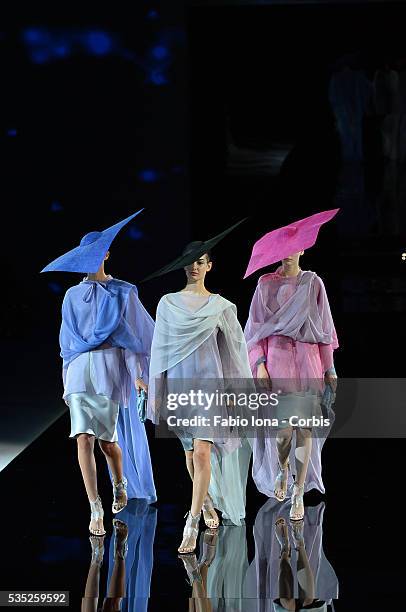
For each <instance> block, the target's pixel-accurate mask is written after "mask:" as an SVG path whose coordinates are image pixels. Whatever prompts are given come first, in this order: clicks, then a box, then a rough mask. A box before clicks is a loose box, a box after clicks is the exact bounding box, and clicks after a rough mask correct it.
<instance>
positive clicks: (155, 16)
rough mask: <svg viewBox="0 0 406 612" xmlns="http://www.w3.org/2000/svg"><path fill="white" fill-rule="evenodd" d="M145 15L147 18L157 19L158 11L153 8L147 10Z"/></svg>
mask: <svg viewBox="0 0 406 612" xmlns="http://www.w3.org/2000/svg"><path fill="white" fill-rule="evenodd" d="M147 17H148V19H158V17H159V13H158V11H155V10H154V9H153V10H152V11H149V13H147Z"/></svg>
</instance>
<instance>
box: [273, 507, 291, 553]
mask: <svg viewBox="0 0 406 612" xmlns="http://www.w3.org/2000/svg"><path fill="white" fill-rule="evenodd" d="M275 535H276V539H277V540H278V542H279V546H280V547H281V552H280V555H279V557H282V555H283V553H286V554H287V556H288V557H290V556H291V547H290V541H289V532H288V525H287V523H286V521H285V519H284V518H283V516H280V517H278V518H277V519H276V521H275Z"/></svg>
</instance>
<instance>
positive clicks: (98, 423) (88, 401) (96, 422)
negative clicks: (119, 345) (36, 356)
mask: <svg viewBox="0 0 406 612" xmlns="http://www.w3.org/2000/svg"><path fill="white" fill-rule="evenodd" d="M86 354H87V355H88V360H87V363H86V366H85V380H86V392H82V393H70V394H69V395H68V396H67V398H66V401H67V403H68V406H69V411H70V421H71V432H70V436H69V437H70V438H76V437H77V436H78V435H79V434H81V433H86V434H90V435H92V436H95V437H96V438H99V439H100V440H106V442H117V440H118V436H117V419H118V414H119V403H118V402H114V401H113V400H111V399H110V398H109V397H107V396H106V395H100V394H99V395H98V394H97V393H96V392H95V389H94V385H93V381H94V378H93V376H92V370H93V354H92V352H91V351H89V352H88V353H86Z"/></svg>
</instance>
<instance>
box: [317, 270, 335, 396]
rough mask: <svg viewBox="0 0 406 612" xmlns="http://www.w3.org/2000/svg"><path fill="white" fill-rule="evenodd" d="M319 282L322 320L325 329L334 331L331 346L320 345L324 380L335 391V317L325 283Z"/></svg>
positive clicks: (318, 289) (318, 299)
mask: <svg viewBox="0 0 406 612" xmlns="http://www.w3.org/2000/svg"><path fill="white" fill-rule="evenodd" d="M317 280H318V288H317V307H318V310H319V314H320V318H321V321H322V324H323V328H327V329H331V330H332V334H331V335H332V342H331V343H329V344H322V343H319V352H320V360H321V365H322V368H323V372H324V380H325V382H326V384H329V385H330V386H331V387H332V389H333V390H334V391H335V389H336V387H337V373H336V370H335V367H334V350H335V349H336V348H337V347H338V340H337V333H336V330H335V327H334V322H333V317H332V314H331V310H330V304H329V301H328V298H327V292H326V289H325V287H324V283H323V281H322V280H321V279H320V278H317Z"/></svg>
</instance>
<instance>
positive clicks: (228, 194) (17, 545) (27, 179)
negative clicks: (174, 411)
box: [0, 2, 406, 610]
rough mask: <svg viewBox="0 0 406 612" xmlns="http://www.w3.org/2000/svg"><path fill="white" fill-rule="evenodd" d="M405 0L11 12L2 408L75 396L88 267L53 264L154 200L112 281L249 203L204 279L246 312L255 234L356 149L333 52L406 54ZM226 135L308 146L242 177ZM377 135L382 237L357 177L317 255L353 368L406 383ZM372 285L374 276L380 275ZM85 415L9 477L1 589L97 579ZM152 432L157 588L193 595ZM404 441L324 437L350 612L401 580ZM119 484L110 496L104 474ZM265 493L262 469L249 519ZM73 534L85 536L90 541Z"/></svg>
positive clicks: (173, 281)
mask: <svg viewBox="0 0 406 612" xmlns="http://www.w3.org/2000/svg"><path fill="white" fill-rule="evenodd" d="M327 4H328V5H327ZM403 8H404V7H403V3H389V2H385V3H362V4H359V5H358V4H355V3H345V4H343V3H341V4H331V3H322V4H317V5H311V4H307V3H302V4H301V5H291V6H238V7H235V6H234V7H233V6H227V7H224V6H223V7H222V6H215V5H214V3H208V4H207V5H204V4H203V5H202V3H200V5H199V3H196V4H194V3H190V4H189V5H188V6H186V7H185V6H183V3H180V2H179V3H178V2H167V3H164V2H156V3H150V2H140V3H136V4H135V5H134V6H133V7H132V14H131V15H130V14H129V13H128V14H125V13H122V12H120V11H113V14H111V12H109V14H105V15H102V14H101V13H100V12H98V14H97V15H95V14H89V15H86V13H85V11H84V10H83V11H81V13H80V15H79V14H76V15H73V14H62V13H59V14H55V15H53V14H52V13H49V12H48V11H45V9H42V10H41V9H40V8H38V7H36V13H35V15H34V14H33V15H29V14H28V13H27V12H25V13H24V15H22V14H17V13H16V14H14V15H9V16H7V19H5V20H4V21H3V23H2V27H1V36H0V74H1V75H2V95H1V110H0V147H1V153H2V169H1V181H0V198H1V202H2V230H3V231H2V249H1V255H2V280H3V296H2V300H1V302H0V303H1V319H0V321H1V326H0V327H1V335H2V346H3V367H2V376H3V379H4V381H3V387H2V389H3V401H4V406H3V407H2V418H3V419H4V418H7V419H8V420H9V419H10V418H12V419H13V421H12V422H13V423H14V425H15V428H16V429H17V430H18V429H19V428H24V425H25V424H24V422H22V421H21V419H20V420H19V412H18V407H19V405H20V403H24V404H25V405H27V404H28V405H30V404H31V405H32V411H33V412H34V413H35V410H36V402H37V401H39V399H41V400H44V398H45V401H48V399H49V401H55V398H59V397H60V396H61V393H62V387H61V380H60V366H61V363H60V359H59V346H58V331H59V324H60V305H61V301H62V297H63V294H64V291H65V290H66V288H67V287H68V286H70V285H71V284H73V283H75V282H78V277H77V275H68V274H56V273H55V274H52V275H51V274H49V275H45V274H44V275H40V274H39V271H40V270H41V269H42V267H44V266H45V265H46V264H47V263H48V262H49V261H50V260H52V259H54V258H55V257H57V256H58V255H60V254H61V253H63V252H65V251H67V250H68V249H70V248H72V247H73V246H75V245H76V244H77V243H78V241H79V240H80V238H81V236H82V235H83V234H85V233H87V232H88V231H92V230H96V229H104V228H105V227H108V226H110V225H111V224H113V223H115V222H116V221H118V220H120V219H122V218H124V217H126V216H128V215H129V214H131V213H132V212H135V211H136V210H138V209H139V208H141V207H143V206H145V211H144V212H143V213H142V214H141V215H140V216H139V217H137V220H136V222H135V223H134V224H133V226H134V227H135V228H136V229H135V230H133V231H131V230H129V231H123V232H122V233H121V234H120V235H119V237H118V238H117V240H116V241H115V243H114V244H113V247H112V257H111V263H110V264H109V266H107V272H111V273H112V274H113V276H117V277H119V278H123V279H126V280H128V281H132V282H135V283H137V284H138V281H139V280H140V279H141V278H142V277H143V276H146V275H147V274H148V273H150V272H152V271H153V270H154V269H155V268H158V267H161V266H162V265H164V264H165V263H167V262H168V261H170V260H171V259H172V258H173V257H175V256H177V255H178V253H179V251H180V250H181V249H182V247H183V246H184V244H185V243H187V242H189V241H190V240H195V239H206V238H208V237H210V236H212V235H214V234H216V233H218V232H220V231H221V230H222V229H224V228H226V227H228V226H229V225H231V224H232V223H234V222H235V221H237V220H238V219H240V218H242V217H245V216H248V217H249V219H248V220H247V221H246V222H245V223H244V225H242V226H241V227H240V228H238V229H237V230H236V231H235V233H234V234H232V235H230V236H229V237H228V238H227V239H225V240H224V241H223V242H222V243H221V244H220V245H219V246H218V247H217V248H216V249H215V251H214V253H213V257H214V268H213V271H212V272H211V273H210V278H209V279H208V282H207V285H208V288H209V289H210V290H211V291H213V292H220V293H221V294H222V295H224V297H226V298H228V299H230V300H231V301H233V302H235V303H236V304H237V307H238V314H239V319H240V322H241V324H242V325H244V324H245V321H246V318H247V314H248V308H249V303H250V300H251V296H252V293H253V291H254V288H255V284H256V280H257V277H258V275H259V273H257V274H256V275H254V277H253V278H250V279H248V280H245V281H243V280H242V276H243V274H244V271H245V268H246V265H247V262H248V259H249V256H250V253H251V248H252V245H253V242H254V241H255V240H256V239H258V238H259V237H260V236H261V235H263V233H265V232H266V231H269V230H271V229H274V228H276V227H278V226H280V225H283V224H286V223H291V222H292V221H294V220H295V219H297V218H301V217H305V216H308V215H310V214H312V213H315V212H318V211H320V210H325V209H330V208H335V207H336V206H337V193H338V187H339V185H340V188H341V189H342V187H343V183H342V181H341V182H340V176H341V172H342V169H343V160H342V159H341V155H340V144H339V139H338V135H337V132H336V130H335V124H334V117H333V115H332V111H331V108H330V106H329V103H328V97H327V88H328V81H329V78H330V74H331V64H332V63H334V61H335V60H336V59H337V58H339V57H340V56H342V55H343V54H344V53H349V52H354V51H362V53H363V54H364V57H365V58H366V60H365V70H366V74H367V76H368V77H369V78H372V76H373V73H374V70H375V68H376V66H377V64H378V63H379V62H380V61H381V58H382V57H383V56H384V55H386V54H388V53H389V54H391V55H393V56H396V57H400V56H402V55H404V56H405V57H406V49H405V43H404V32H403V24H404V21H402V18H401V17H402V14H403ZM155 13H156V14H155ZM30 31H31V34H30ZM100 32H102V33H103V35H102V36H101V37H100ZM92 33H93V34H95V33H96V37H95V38H92V37H91V35H92ZM89 35H90V39H89ZM106 35H107V41H106V38H105V37H106ZM103 36H104V37H103ZM86 41H87V42H86ZM89 41H90V42H89ZM92 41H93V42H92ZM108 41H109V42H108ZM156 47H164V48H165V49H166V51H165V52H163V51H162V50H161V51H158V52H156V51H155V53H156V54H157V55H158V57H156V56H155V55H154V49H156ZM106 49H107V51H106ZM162 53H164V57H162ZM227 129H229V131H230V133H231V134H232V138H233V141H234V142H235V143H236V144H237V145H238V146H240V147H246V148H248V149H251V150H255V151H257V152H261V151H266V150H268V149H269V148H271V147H272V146H273V144H274V143H275V142H279V141H283V142H289V143H290V150H289V154H288V156H287V158H286V159H285V161H284V163H283V165H282V167H281V168H280V171H279V172H278V173H277V174H276V175H271V174H269V175H267V174H265V175H258V174H255V173H254V174H251V175H249V174H241V175H238V173H230V172H229V171H228V162H227V138H228V136H227ZM371 133H372V134H373V133H374V132H373V130H372V131H371V130H370V131H369V132H368V130H367V131H366V138H367V143H366V144H367V147H366V160H365V163H364V164H362V173H363V176H364V178H365V185H366V188H365V193H366V197H365V202H364V204H365V214H366V216H367V217H368V219H371V218H372V223H370V224H369V226H368V228H369V229H368V231H364V230H363V229H362V219H363V210H361V214H360V212H359V210H358V209H357V227H358V226H359V227H360V228H361V229H360V231H359V232H354V231H349V230H351V226H352V213H353V210H352V205H353V197H352V196H353V194H352V193H351V190H350V191H349V192H348V193H350V196H349V197H348V198H347V199H346V197H345V195H344V197H341V199H340V202H339V204H340V206H341V207H342V211H341V212H340V213H339V214H340V215H343V219H344V221H343V222H341V225H339V224H338V222H337V223H336V220H333V221H332V222H331V223H329V224H328V225H326V226H324V227H323V228H322V230H321V232H320V236H319V239H318V242H317V245H316V246H315V247H314V248H313V249H312V250H310V251H309V252H307V253H305V255H304V257H303V260H302V264H301V265H302V268H303V269H311V270H315V271H316V272H317V273H319V274H320V276H321V277H322V278H323V280H324V282H325V285H326V288H327V292H328V295H329V299H330V303H331V308H332V312H333V316H334V319H335V323H336V327H337V332H338V336H339V341H340V349H339V350H338V351H337V356H336V367H337V371H338V374H339V376H347V377H395V376H403V375H404V368H403V362H402V358H401V357H399V350H398V349H399V347H402V346H403V345H404V341H405V325H404V308H403V307H404V305H405V304H406V301H405V284H404V265H405V264H402V262H401V258H400V254H401V252H402V249H403V247H405V246H406V240H405V236H404V231H403V228H402V231H401V232H399V231H398V232H394V231H392V230H391V227H390V226H388V227H387V229H386V230H385V231H382V229H381V228H380V227H378V224H377V223H376V224H374V219H375V217H374V215H375V213H376V198H377V197H378V195H379V192H380V190H381V189H382V180H383V179H382V177H383V174H384V162H383V161H382V159H381V156H380V151H379V146H378V145H377V142H376V140H374V138H370V140H368V134H369V135H371ZM398 171H399V173H400V174H402V173H403V170H402V168H398ZM354 172H355V173H358V174H359V173H360V172H361V170H360V168H359V167H356V168H355V169H354ZM344 187H345V185H344ZM345 193H346V192H345V189H344V194H345ZM399 202H400V201H399ZM399 205H400V206H403V204H402V202H400V204H399ZM400 212H402V211H400ZM402 214H403V213H402ZM337 219H338V217H337ZM360 219H361V222H360ZM354 223H355V221H354ZM354 278H355V280H354ZM361 278H363V279H367V280H368V284H367V285H366V289H363V287H364V285H362V283H361V281H360V279H361ZM182 282H183V277H182V273H181V272H180V273H178V274H174V275H173V276H168V277H162V278H161V279H159V280H154V281H151V282H150V283H146V284H145V285H143V284H140V285H138V286H139V293H140V297H141V299H142V301H143V303H144V304H145V306H146V307H147V308H148V310H149V312H150V313H151V314H152V315H154V309H155V307H156V304H157V302H158V300H159V298H160V297H161V295H163V294H164V293H166V292H168V291H176V290H178V289H180V288H181V287H182ZM393 287H395V289H394V288H393ZM61 401H62V400H61ZM10 406H11V407H12V410H10ZM383 408H384V407H383ZM10 415H11V416H10ZM68 426H69V423H68V415H67V414H65V415H64V416H63V417H62V418H61V419H60V420H59V421H58V422H57V423H56V424H55V425H53V426H52V428H50V429H49V430H48V431H47V432H46V433H44V434H43V435H42V436H41V437H40V438H38V439H37V440H36V441H35V442H34V443H33V444H32V445H31V446H30V447H29V448H28V449H27V450H26V451H25V452H24V453H22V455H20V456H19V457H18V458H17V459H16V460H15V461H14V462H12V463H11V464H10V465H9V466H8V467H7V468H6V469H5V470H4V471H3V472H2V473H1V474H0V484H1V486H2V491H3V495H2V500H3V502H2V508H1V515H2V518H3V519H4V522H3V525H4V526H5V527H4V538H3V550H4V551H5V552H4V558H3V561H4V563H3V569H2V571H3V576H4V578H3V579H2V582H3V585H2V587H3V588H7V587H8V586H15V587H16V588H17V586H20V587H21V586H23V585H24V586H25V585H27V587H31V588H33V587H34V586H38V588H40V587H41V586H43V585H44V584H46V585H49V588H52V585H59V584H60V583H61V582H60V581H61V575H62V574H63V573H64V574H65V575H69V576H70V581H71V584H79V582H80V580H81V576H82V574H83V575H84V572H85V568H86V564H87V563H88V559H87V550H88V549H87V542H86V539H85V527H86V525H87V513H88V508H87V500H86V499H85V494H84V491H82V485H81V483H80V474H79V468H78V467H77V465H76V454H75V450H74V447H73V445H72V444H71V442H70V441H69V440H68V439H67V435H68ZM148 432H149V434H150V439H151V454H152V458H153V464H154V470H155V474H156V484H157V490H158V495H159V502H158V508H159V513H160V514H159V516H160V517H161V519H162V520H161V523H159V524H160V525H161V526H160V528H159V529H160V530H159V532H158V536H157V539H156V564H157V569H155V573H154V577H153V593H154V594H155V595H159V594H163V593H166V594H167V595H169V596H172V595H173V596H174V593H175V591H176V589H180V588H181V587H180V586H177V587H176V589H175V587H174V586H173V584H176V585H181V584H182V588H183V590H182V591H177V595H180V594H182V595H183V596H186V595H187V593H188V587H187V585H185V583H184V580H183V576H182V574H181V572H180V569H179V567H176V568H175V566H174V560H173V559H174V558H175V557H174V554H173V551H174V550H175V546H177V545H178V544H177V539H178V535H179V530H180V525H181V524H182V516H183V514H184V512H185V511H186V508H187V503H188V494H189V483H188V480H187V478H186V472H185V470H184V467H183V458H182V453H181V452H180V448H179V445H178V443H177V442H176V441H168V442H164V443H162V442H161V441H154V439H153V431H152V428H151V427H149V426H148ZM402 449H403V441H402V440H397V441H395V440H363V441H362V442H361V441H359V442H358V441H354V440H351V441H350V440H330V441H328V442H327V444H326V448H325V450H324V455H323V461H324V474H325V482H326V489H327V497H326V499H327V506H328V512H327V514H326V516H327V519H326V523H327V524H326V525H325V534H326V544H325V549H326V554H327V557H328V558H329V560H330V562H331V563H332V565H333V567H334V568H335V570H336V572H337V574H338V575H339V579H340V586H341V589H342V591H341V592H342V597H343V600H342V601H343V602H345V606H344V608H341V609H346V610H349V609H354V608H351V603H350V602H351V598H355V599H361V600H368V601H369V599H370V597H371V598H375V601H377V600H378V599H380V598H385V599H386V600H388V599H390V598H392V596H393V597H395V596H396V595H397V594H398V593H400V585H401V577H402V571H403V570H402V567H403V566H404V560H403V561H402V562H400V559H399V562H398V561H397V560H396V559H395V553H393V552H392V548H391V554H393V555H394V557H393V559H392V562H393V565H392V566H391V568H390V570H388V569H387V568H386V566H385V558H384V557H382V558H381V557H380V556H379V555H380V553H379V552H378V550H379V546H378V544H377V542H379V543H380V542H381V541H382V542H383V541H384V540H385V541H387V538H389V541H390V542H392V535H390V534H388V531H387V529H386V527H387V523H386V521H388V520H389V522H390V525H391V527H390V528H389V531H390V532H391V529H392V528H393V529H394V530H395V529H396V524H397V523H396V522H394V523H392V521H396V519H397V518H398V516H397V515H395V514H393V515H392V514H391V512H392V511H391V512H390V513H389V515H387V514H385V512H383V510H384V509H385V507H386V504H388V502H389V503H390V501H389V496H392V495H393V494H394V493H396V499H397V490H398V488H399V481H397V482H396V483H395V482H394V480H393V478H394V476H395V475H396V468H395V467H394V466H396V465H399V466H400V465H401V463H400V461H401V458H402V457H403V453H402ZM103 492H104V494H105V495H108V494H109V493H108V492H109V483H108V481H107V479H106V483H104V484H103V485H102V493H103ZM316 497H317V496H316ZM312 501H317V498H315V499H314V500H313V498H311V499H310V502H312ZM264 502H265V498H264V497H263V496H262V495H260V494H259V493H257V492H256V491H255V489H254V486H253V483H252V482H251V483H250V485H249V489H248V510H247V512H248V520H247V523H248V525H249V526H251V525H252V522H253V520H254V519H255V515H256V512H257V510H258V508H259V507H260V505H262V503H264ZM388 517H389V518H388ZM159 520H160V519H158V521H159ZM384 522H385V525H386V527H385V530H384V531H382V529H383V527H384ZM8 527H10V528H8ZM250 530H251V527H250V528H249V529H248V528H247V533H248V531H250ZM250 533H251V531H250ZM61 534H63V537H64V538H66V541H65V540H64V542H65V543H64V544H63V546H62V548H63V550H65V552H66V557H65V559H64V560H61V559H60V558H59V557H58V555H56V556H55V557H54V558H53V560H52V561H51V562H49V557H48V561H44V560H43V559H45V557H43V558H42V560H41V554H40V551H41V550H44V549H47V547H49V546H50V541H51V540H50V538H51V539H52V537H55V536H56V535H57V536H58V537H59V536H60V535H61ZM78 534H79V535H78ZM249 537H250V540H249V551H250V555H251V558H252V555H253V543H252V536H251V535H250V536H249ZM75 538H79V539H80V538H81V539H80V542H79V544H77V546H78V548H74V542H76V540H75ZM72 546H73V548H72ZM390 546H391V547H392V545H390ZM72 560H74V561H75V562H73V561H72ZM61 572H62V574H61ZM389 578H390V579H391V584H390V585H387V582H388V580H389ZM55 588H57V586H55ZM77 589H78V593H79V592H80V588H79V586H78V587H77ZM72 590H73V589H72ZM370 605H371V606H372V603H371V602H370ZM371 609H373V608H372V607H371Z"/></svg>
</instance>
